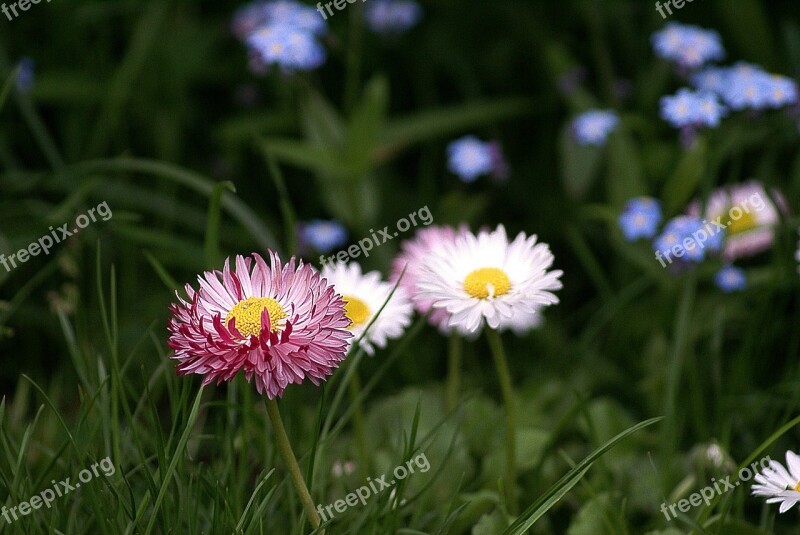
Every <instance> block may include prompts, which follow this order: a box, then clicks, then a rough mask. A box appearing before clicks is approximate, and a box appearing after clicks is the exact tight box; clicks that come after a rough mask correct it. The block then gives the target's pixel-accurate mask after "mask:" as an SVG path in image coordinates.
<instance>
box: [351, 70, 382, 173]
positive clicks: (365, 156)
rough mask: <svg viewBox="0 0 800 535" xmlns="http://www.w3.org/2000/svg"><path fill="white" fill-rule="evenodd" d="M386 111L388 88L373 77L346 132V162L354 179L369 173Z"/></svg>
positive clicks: (378, 78) (380, 79)
mask: <svg viewBox="0 0 800 535" xmlns="http://www.w3.org/2000/svg"><path fill="white" fill-rule="evenodd" d="M388 107H389V84H388V83H387V82H386V79H385V78H384V77H382V76H379V77H375V78H373V79H372V81H371V82H370V83H369V84H368V85H367V88H366V89H365V91H364V98H363V99H362V101H361V102H360V103H359V104H358V106H357V107H356V109H355V111H354V112H353V116H352V117H351V118H350V126H349V128H348V130H347V149H346V156H345V159H346V161H347V162H348V163H349V165H350V166H351V168H353V170H354V172H353V173H354V175H356V176H362V175H364V174H365V173H366V172H367V171H368V170H369V166H370V164H371V162H372V155H373V153H374V148H375V146H376V145H377V142H378V136H379V135H380V133H381V130H382V129H383V126H384V123H385V121H386V111H387V109H388Z"/></svg>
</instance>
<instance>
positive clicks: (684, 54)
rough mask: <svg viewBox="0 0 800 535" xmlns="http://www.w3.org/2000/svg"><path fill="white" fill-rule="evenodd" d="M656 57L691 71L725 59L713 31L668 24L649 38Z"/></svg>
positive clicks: (685, 25)
mask: <svg viewBox="0 0 800 535" xmlns="http://www.w3.org/2000/svg"><path fill="white" fill-rule="evenodd" d="M650 39H651V42H652V44H653V49H654V50H655V53H656V55H657V56H659V57H661V58H663V59H666V60H669V61H673V62H675V63H676V64H677V65H678V66H679V67H681V68H682V69H688V70H693V69H697V68H698V67H701V66H703V65H704V64H706V63H708V62H709V61H718V60H721V59H723V58H724V57H725V49H724V48H723V46H722V39H721V38H720V36H719V34H718V33H717V32H715V31H714V30H706V29H703V28H700V27H698V26H692V25H689V24H680V23H678V22H670V23H669V24H667V25H666V26H664V28H663V29H662V30H659V31H657V32H656V33H654V34H653V35H652V37H651V38H650Z"/></svg>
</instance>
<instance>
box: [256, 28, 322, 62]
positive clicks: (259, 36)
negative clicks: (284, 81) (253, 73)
mask: <svg viewBox="0 0 800 535" xmlns="http://www.w3.org/2000/svg"><path fill="white" fill-rule="evenodd" d="M247 44H248V45H249V46H250V48H251V49H252V50H253V52H254V53H255V57H254V61H255V62H256V66H258V64H259V63H261V64H263V65H264V66H265V67H269V66H271V65H277V66H279V67H281V68H282V69H283V70H284V71H285V72H294V71H307V70H312V69H316V68H317V67H319V66H320V65H322V64H323V63H325V59H326V56H327V55H326V53H325V48H323V46H322V45H321V44H320V43H319V42H318V41H317V39H316V38H315V36H314V34H313V33H311V32H308V31H305V30H300V29H296V28H293V27H291V26H288V25H284V24H272V25H269V26H264V27H262V28H260V29H258V30H256V31H255V32H253V33H252V34H250V36H249V37H248V38H247Z"/></svg>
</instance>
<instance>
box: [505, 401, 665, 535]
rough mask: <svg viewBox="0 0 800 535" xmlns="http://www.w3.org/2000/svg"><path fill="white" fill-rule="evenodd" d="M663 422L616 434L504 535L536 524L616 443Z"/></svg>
mask: <svg viewBox="0 0 800 535" xmlns="http://www.w3.org/2000/svg"><path fill="white" fill-rule="evenodd" d="M661 420H663V416H659V417H657V418H651V419H649V420H645V421H643V422H640V423H638V424H636V425H634V426H633V427H631V428H630V429H627V430H625V431H623V432H622V433H620V434H618V435H617V436H615V437H614V438H612V439H611V440H609V441H608V442H606V443H605V444H603V445H602V446H600V447H599V448H597V449H596V450H594V451H593V452H592V453H591V454H590V455H589V456H588V457H586V458H585V459H583V460H582V461H581V462H579V463H578V464H577V465H576V466H575V467H573V468H572V470H570V471H569V472H567V474H566V475H564V477H562V478H561V479H559V480H558V481H557V482H556V483H555V484H554V485H553V486H552V487H550V489H549V490H548V491H547V492H546V493H545V494H544V495H543V496H542V497H541V498H539V499H538V500H537V501H536V502H534V503H533V504H531V506H530V507H528V508H527V509H526V510H525V512H523V513H522V514H521V515H520V516H519V518H517V520H516V521H515V522H514V523H513V524H512V525H511V526H510V527H509V528H508V529H507V530H506V531H505V532H504V535H520V534H521V533H525V532H526V531H527V530H528V528H530V527H531V526H532V525H534V524H535V523H536V521H537V520H539V518H541V517H542V515H544V514H545V513H546V512H547V511H548V510H550V508H551V507H553V506H554V505H555V504H556V503H557V502H558V501H559V500H560V499H561V498H563V497H564V496H565V495H566V494H567V493H568V492H569V491H570V490H571V489H572V487H574V486H575V485H577V484H578V482H579V481H580V480H581V478H583V476H584V475H585V474H586V472H587V471H588V470H589V468H591V466H592V464H593V463H594V462H595V461H596V460H597V459H599V458H600V457H602V456H603V455H604V454H605V453H606V452H607V451H608V450H610V449H611V448H613V447H614V446H615V445H616V444H617V443H618V442H620V441H621V440H624V439H625V438H627V437H628V436H629V435H632V434H633V433H635V432H636V431H639V430H640V429H643V428H645V427H647V426H650V425H652V424H654V423H656V422H659V421H661Z"/></svg>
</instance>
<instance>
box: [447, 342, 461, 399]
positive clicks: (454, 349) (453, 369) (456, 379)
mask: <svg viewBox="0 0 800 535" xmlns="http://www.w3.org/2000/svg"><path fill="white" fill-rule="evenodd" d="M460 390H461V336H459V335H458V333H456V332H453V333H451V334H450V341H449V345H448V352H447V410H448V412H449V411H452V410H454V409H455V408H456V405H458V393H459V391H460Z"/></svg>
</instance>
